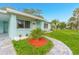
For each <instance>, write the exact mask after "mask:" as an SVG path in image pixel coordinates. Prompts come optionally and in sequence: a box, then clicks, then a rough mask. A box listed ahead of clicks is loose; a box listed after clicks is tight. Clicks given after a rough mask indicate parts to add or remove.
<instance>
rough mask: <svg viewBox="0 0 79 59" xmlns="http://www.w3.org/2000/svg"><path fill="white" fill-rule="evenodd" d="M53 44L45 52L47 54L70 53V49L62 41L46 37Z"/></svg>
mask: <svg viewBox="0 0 79 59" xmlns="http://www.w3.org/2000/svg"><path fill="white" fill-rule="evenodd" d="M46 38H48V39H49V40H51V41H52V42H53V44H54V47H53V48H52V49H51V50H50V51H49V53H47V55H72V51H71V50H70V48H69V47H68V46H66V45H65V44H64V43H63V42H61V41H59V40H56V39H53V38H50V37H47V36H46Z"/></svg>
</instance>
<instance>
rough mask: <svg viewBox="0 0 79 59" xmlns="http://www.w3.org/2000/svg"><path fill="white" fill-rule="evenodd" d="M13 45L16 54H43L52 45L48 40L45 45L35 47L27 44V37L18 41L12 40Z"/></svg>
mask: <svg viewBox="0 0 79 59" xmlns="http://www.w3.org/2000/svg"><path fill="white" fill-rule="evenodd" d="M13 45H14V47H15V50H16V53H17V54H18V55H43V54H46V53H47V52H48V51H49V50H50V49H51V48H52V47H53V44H52V42H51V41H49V40H48V43H47V44H46V45H45V46H42V47H40V48H35V47H34V46H32V45H29V44H28V39H23V40H19V41H14V40H13Z"/></svg>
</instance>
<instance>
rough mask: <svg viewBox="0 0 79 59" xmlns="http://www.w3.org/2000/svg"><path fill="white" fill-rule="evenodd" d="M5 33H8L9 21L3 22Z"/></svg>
mask: <svg viewBox="0 0 79 59" xmlns="http://www.w3.org/2000/svg"><path fill="white" fill-rule="evenodd" d="M3 33H8V22H7V21H4V22H3Z"/></svg>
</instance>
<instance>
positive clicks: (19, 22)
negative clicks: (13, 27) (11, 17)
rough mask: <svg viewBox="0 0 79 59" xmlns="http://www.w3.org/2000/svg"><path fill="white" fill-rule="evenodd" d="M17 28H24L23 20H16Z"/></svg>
mask: <svg viewBox="0 0 79 59" xmlns="http://www.w3.org/2000/svg"><path fill="white" fill-rule="evenodd" d="M17 28H24V21H23V20H19V19H18V20H17Z"/></svg>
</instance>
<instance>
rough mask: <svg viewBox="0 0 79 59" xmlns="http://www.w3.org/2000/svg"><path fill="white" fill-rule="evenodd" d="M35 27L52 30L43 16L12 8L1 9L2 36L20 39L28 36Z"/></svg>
mask: <svg viewBox="0 0 79 59" xmlns="http://www.w3.org/2000/svg"><path fill="white" fill-rule="evenodd" d="M35 28H40V29H42V30H44V31H50V29H51V26H50V23H49V22H46V21H45V20H44V19H42V18H41V17H37V16H34V15H31V14H27V13H24V12H21V11H17V10H15V9H11V8H5V9H0V36H1V35H2V37H6V36H7V37H9V38H11V39H18V38H19V37H20V36H22V37H24V36H28V35H29V34H30V33H31V31H32V30H33V29H35Z"/></svg>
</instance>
